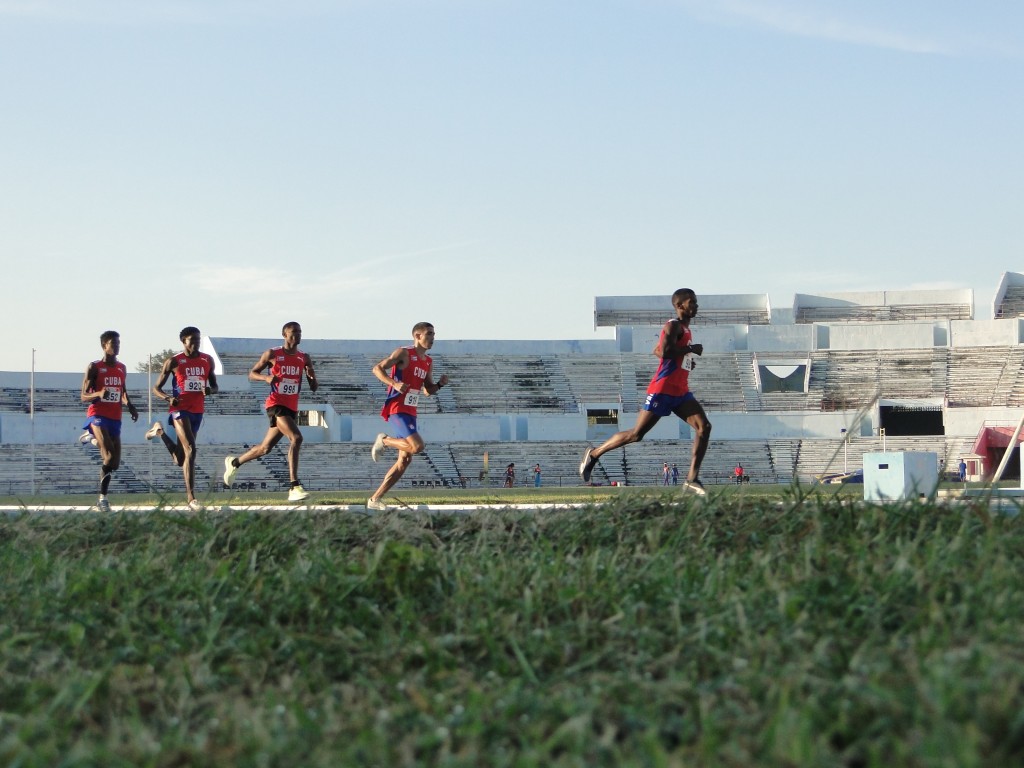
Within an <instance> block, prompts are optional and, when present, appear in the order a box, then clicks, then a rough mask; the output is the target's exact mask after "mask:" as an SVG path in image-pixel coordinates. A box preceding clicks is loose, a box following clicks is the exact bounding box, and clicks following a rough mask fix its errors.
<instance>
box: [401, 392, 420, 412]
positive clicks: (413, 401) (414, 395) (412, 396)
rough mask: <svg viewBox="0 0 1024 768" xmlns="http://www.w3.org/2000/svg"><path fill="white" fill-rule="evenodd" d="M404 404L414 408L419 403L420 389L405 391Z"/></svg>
mask: <svg viewBox="0 0 1024 768" xmlns="http://www.w3.org/2000/svg"><path fill="white" fill-rule="evenodd" d="M405 404H406V405H408V406H409V407H410V408H415V407H416V406H417V405H419V404H420V391H419V390H418V389H410V390H409V391H408V392H406V393H405Z"/></svg>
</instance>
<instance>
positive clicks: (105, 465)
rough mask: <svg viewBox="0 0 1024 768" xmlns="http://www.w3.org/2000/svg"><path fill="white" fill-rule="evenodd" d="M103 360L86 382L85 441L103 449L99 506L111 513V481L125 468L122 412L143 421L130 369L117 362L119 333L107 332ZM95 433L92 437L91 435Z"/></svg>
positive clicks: (87, 373)
mask: <svg viewBox="0 0 1024 768" xmlns="http://www.w3.org/2000/svg"><path fill="white" fill-rule="evenodd" d="M100 346H102V347H103V357H102V358H101V359H99V360H94V361H93V362H91V363H89V367H88V368H86V369H85V377H84V378H83V379H82V394H81V397H82V402H83V403H88V404H89V410H88V411H87V413H86V420H85V424H84V426H83V428H84V429H85V430H86V432H85V434H83V435H82V438H85V440H82V438H79V440H80V441H81V442H83V443H84V442H93V444H94V445H95V446H96V447H97V448H99V451H100V460H101V461H102V466H101V468H100V498H99V501H98V502H97V503H96V506H97V507H98V508H99V510H100V511H101V512H109V511H110V502H109V501H108V500H107V491H108V490H109V489H110V478H111V476H112V475H113V473H114V471H115V470H116V469H117V468H118V467H119V466H121V410H122V408H123V407H124V406H127V407H128V413H129V414H131V417H132V421H138V420H139V412H138V411H137V410H135V406H134V405H133V404H132V399H131V397H129V396H128V389H127V384H128V370H127V369H126V368H125V366H124V363H122V362H119V361H118V359H117V355H118V353H119V352H120V351H121V335H120V334H119V333H118V332H117V331H104V332H103V334H102V335H101V336H100ZM90 434H91V438H90V437H89V435H90Z"/></svg>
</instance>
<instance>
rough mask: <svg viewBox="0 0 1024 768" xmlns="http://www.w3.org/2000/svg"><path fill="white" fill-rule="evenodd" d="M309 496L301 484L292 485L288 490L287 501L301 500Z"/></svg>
mask: <svg viewBox="0 0 1024 768" xmlns="http://www.w3.org/2000/svg"><path fill="white" fill-rule="evenodd" d="M308 498H309V493H308V492H307V491H306V489H305V488H303V487H302V486H301V485H293V486H292V489H291V490H290V491H288V501H303V500H305V499H308Z"/></svg>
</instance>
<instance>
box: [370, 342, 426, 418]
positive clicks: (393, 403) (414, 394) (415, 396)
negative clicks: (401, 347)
mask: <svg viewBox="0 0 1024 768" xmlns="http://www.w3.org/2000/svg"><path fill="white" fill-rule="evenodd" d="M406 350H407V351H408V352H409V362H408V363H407V364H406V366H405V368H399V367H398V366H397V365H395V366H393V367H392V368H391V372H390V373H389V374H388V375H389V376H390V377H391V378H392V379H394V380H395V381H401V382H404V383H405V384H408V385H409V389H408V390H407V391H406V393H405V394H404V395H403V394H402V393H401V392H399V391H398V390H397V389H395V388H394V387H388V393H387V395H386V396H385V398H384V407H383V408H381V411H380V415H381V416H382V417H384V419H385V420H389V419H390V418H391V417H392V415H394V414H396V413H404V414H407V415H409V416H413V417H415V416H416V407H417V406H418V405H419V401H420V395H421V393H422V390H423V382H424V381H426V380H427V377H429V376H430V367H431V366H432V365H433V363H434V361H433V360H431V359H430V357H428V356H427V355H423V354H420V353H419V352H417V351H416V347H406Z"/></svg>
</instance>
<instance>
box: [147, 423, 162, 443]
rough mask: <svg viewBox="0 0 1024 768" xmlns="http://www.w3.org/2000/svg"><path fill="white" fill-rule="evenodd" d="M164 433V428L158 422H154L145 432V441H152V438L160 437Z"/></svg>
mask: <svg viewBox="0 0 1024 768" xmlns="http://www.w3.org/2000/svg"><path fill="white" fill-rule="evenodd" d="M163 433H164V428H163V426H162V425H161V424H160V422H159V421H154V422H153V426H152V427H150V428H149V429H148V430H147V431H146V439H147V440H152V439H153V438H154V437H160V435H162V434H163Z"/></svg>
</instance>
